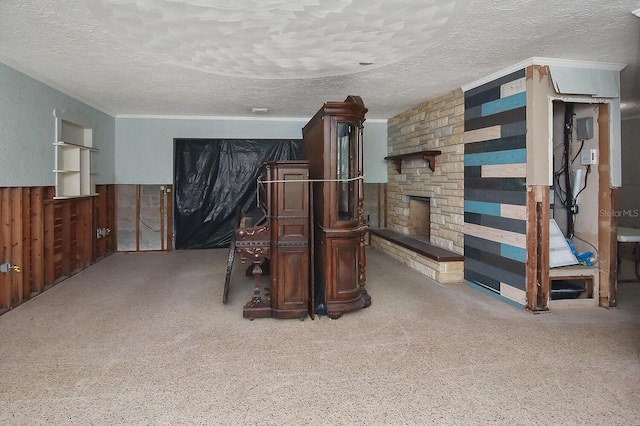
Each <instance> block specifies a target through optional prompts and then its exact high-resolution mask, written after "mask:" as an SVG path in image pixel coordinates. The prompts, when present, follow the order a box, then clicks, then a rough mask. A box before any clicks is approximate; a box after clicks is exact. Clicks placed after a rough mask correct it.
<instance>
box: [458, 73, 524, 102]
mask: <svg viewBox="0 0 640 426" xmlns="http://www.w3.org/2000/svg"><path fill="white" fill-rule="evenodd" d="M525 75H526V74H525V68H522V69H521V70H518V71H514V72H512V73H511V74H507V75H505V76H504V77H500V78H498V79H496V80H493V81H490V82H488V83H485V84H483V85H482V86H478V87H474V88H473V89H470V90H467V91H466V92H464V97H465V99H466V98H467V97H469V98H470V97H473V96H475V95H477V94H478V93H482V92H484V91H487V90H490V89H492V88H494V87H497V88H498V89H500V86H502V85H503V84H505V83H509V82H510V81H514V80H517V79H519V78H522V77H524V76H525Z"/></svg>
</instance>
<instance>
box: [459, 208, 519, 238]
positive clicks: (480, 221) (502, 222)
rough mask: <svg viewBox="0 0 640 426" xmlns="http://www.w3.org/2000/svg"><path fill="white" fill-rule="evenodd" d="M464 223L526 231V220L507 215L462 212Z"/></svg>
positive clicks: (511, 230)
mask: <svg viewBox="0 0 640 426" xmlns="http://www.w3.org/2000/svg"><path fill="white" fill-rule="evenodd" d="M464 222H465V223H474V224H476V225H482V226H486V227H489V228H494V229H502V230H503V231H510V232H516V233H518V234H523V235H524V234H526V233H527V222H526V221H524V220H519V219H511V218H508V217H500V216H491V215H488V214H480V213H470V212H465V213H464Z"/></svg>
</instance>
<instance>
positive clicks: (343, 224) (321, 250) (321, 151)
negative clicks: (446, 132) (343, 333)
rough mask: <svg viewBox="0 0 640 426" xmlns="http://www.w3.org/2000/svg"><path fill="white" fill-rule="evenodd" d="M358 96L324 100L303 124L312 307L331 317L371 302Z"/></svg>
mask: <svg viewBox="0 0 640 426" xmlns="http://www.w3.org/2000/svg"><path fill="white" fill-rule="evenodd" d="M366 112H367V108H365V106H364V103H363V102H362V99H360V97H358V96H349V97H348V98H347V99H346V100H345V101H344V102H325V104H324V105H323V106H322V108H320V110H319V111H318V112H317V113H316V114H315V116H314V117H313V118H312V119H311V120H310V121H309V122H308V123H307V124H306V125H305V126H304V128H303V129H302V136H303V150H304V154H303V156H304V158H305V159H307V160H308V161H309V176H310V178H311V179H312V180H314V183H313V217H314V230H313V234H314V235H315V238H314V244H313V245H314V251H315V255H314V269H315V289H314V290H315V308H316V311H317V312H318V313H319V314H322V312H323V311H326V313H327V315H328V316H329V317H330V318H334V319H335V318H339V317H340V316H342V314H344V313H345V312H349V311H353V310H356V309H360V308H365V307H367V306H369V305H370V304H371V298H370V297H369V295H368V294H367V291H366V289H365V288H364V286H365V281H366V278H365V267H366V259H365V249H364V236H365V234H366V232H367V230H368V227H367V226H366V224H365V222H364V214H363V206H362V204H363V193H364V183H363V177H364V176H363V162H362V155H363V154H362V149H363V145H362V144H363V131H362V129H363V127H362V123H363V122H364V120H365V118H364V116H365V114H366Z"/></svg>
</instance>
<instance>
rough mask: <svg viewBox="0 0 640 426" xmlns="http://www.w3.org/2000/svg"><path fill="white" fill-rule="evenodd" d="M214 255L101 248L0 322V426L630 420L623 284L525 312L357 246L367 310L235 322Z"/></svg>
mask: <svg viewBox="0 0 640 426" xmlns="http://www.w3.org/2000/svg"><path fill="white" fill-rule="evenodd" d="M226 260H227V250H200V251H178V252H172V253H131V254H126V253H117V254H115V255H112V256H110V257H108V258H107V259H104V260H103V261H101V262H99V263H97V264H96V265H94V266H92V267H91V268H89V269H87V270H85V271H83V272H81V273H79V274H77V275H75V276H73V277H72V278H70V279H68V280H66V281H64V282H62V283H60V284H58V285H57V286H55V287H54V288H52V289H51V290H49V291H47V292H45V293H43V294H42V295H40V296H38V297H36V298H35V299H33V300H31V301H29V302H27V303H25V304H23V305H21V306H19V307H18V308H16V309H14V310H13V311H10V312H8V313H7V314H5V315H3V316H1V317H0V424H2V425H65V424H74V425H91V424H94V425H103V424H119V425H165V424H167V425H303V424H311V425H374V424H376V425H378V424H380V425H423V424H444V425H449V424H456V425H472V424H500V425H502V424H504V425H527V424H532V425H540V424H544V425H573V424H576V425H585V424H586V425H637V424H640V283H628V284H627V283H625V284H620V285H619V298H618V300H619V307H618V308H615V309H603V308H595V307H588V308H587V307H579V308H571V309H555V310H554V309H553V307H552V311H551V312H550V313H546V314H540V315H533V314H530V313H527V312H525V311H523V310H520V309H516V308H514V307H513V306H511V305H508V304H506V303H504V302H502V301H500V300H497V299H495V298H493V297H491V296H488V295H486V294H484V293H482V292H480V291H478V290H476V289H474V288H471V287H469V286H467V285H465V284H452V285H440V284H438V283H436V282H434V281H432V280H429V279H427V278H425V277H424V276H422V275H420V274H418V273H416V272H414V271H411V270H408V269H406V268H404V267H403V266H402V265H401V264H400V263H398V262H396V261H394V260H391V259H390V258H388V257H385V256H384V255H382V254H380V253H379V252H376V251H374V250H371V249H370V250H369V251H368V253H367V262H368V265H367V289H368V291H369V294H370V295H371V296H372V300H373V303H372V305H371V307H369V308H368V309H365V310H362V311H358V312H354V313H350V314H347V315H345V316H343V317H342V318H341V319H339V320H330V319H328V318H327V317H323V318H319V319H315V320H313V321H312V320H311V319H307V320H305V321H299V320H275V319H256V320H255V321H248V320H246V319H243V318H242V306H243V304H244V303H245V302H246V301H248V300H249V298H250V296H251V291H252V282H251V280H250V279H248V278H246V277H245V276H244V270H243V268H242V265H240V264H239V263H238V262H237V263H236V265H235V268H234V276H233V281H232V286H231V292H230V294H229V303H228V304H227V305H223V304H222V302H221V299H222V289H223V284H224V277H225V272H226V269H225V268H226Z"/></svg>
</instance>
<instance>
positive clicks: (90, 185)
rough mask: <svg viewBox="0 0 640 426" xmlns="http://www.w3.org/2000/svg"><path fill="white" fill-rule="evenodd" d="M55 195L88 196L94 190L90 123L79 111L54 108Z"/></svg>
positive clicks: (60, 197)
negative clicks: (76, 112)
mask: <svg viewBox="0 0 640 426" xmlns="http://www.w3.org/2000/svg"><path fill="white" fill-rule="evenodd" d="M53 115H54V116H55V128H56V138H55V142H53V146H54V150H55V168H54V169H53V172H54V173H55V180H56V195H55V198H56V199H67V198H74V197H89V196H93V195H96V194H95V192H96V191H95V183H94V181H93V178H94V176H95V174H96V173H95V172H93V171H92V168H91V165H92V158H91V157H92V156H91V154H93V153H94V152H97V151H98V149H97V148H94V147H93V125H92V124H91V122H90V121H89V120H88V119H87V118H85V117H84V116H81V115H79V114H75V113H70V112H66V111H58V110H55V111H54V112H53Z"/></svg>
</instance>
